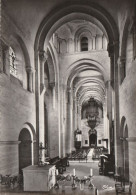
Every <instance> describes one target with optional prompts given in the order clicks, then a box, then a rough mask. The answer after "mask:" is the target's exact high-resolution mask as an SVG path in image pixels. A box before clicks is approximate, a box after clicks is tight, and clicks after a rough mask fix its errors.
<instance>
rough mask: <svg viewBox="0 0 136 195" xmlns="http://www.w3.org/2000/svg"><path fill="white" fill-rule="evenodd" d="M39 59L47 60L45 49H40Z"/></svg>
mask: <svg viewBox="0 0 136 195" xmlns="http://www.w3.org/2000/svg"><path fill="white" fill-rule="evenodd" d="M39 59H40V61H41V62H46V60H47V59H48V55H47V53H46V52H45V51H39Z"/></svg>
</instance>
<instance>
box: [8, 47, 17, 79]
mask: <svg viewBox="0 0 136 195" xmlns="http://www.w3.org/2000/svg"><path fill="white" fill-rule="evenodd" d="M15 59H16V55H15V52H14V50H13V49H12V47H10V48H9V63H10V74H12V75H13V76H15V77H16V76H17V68H16V64H15Z"/></svg>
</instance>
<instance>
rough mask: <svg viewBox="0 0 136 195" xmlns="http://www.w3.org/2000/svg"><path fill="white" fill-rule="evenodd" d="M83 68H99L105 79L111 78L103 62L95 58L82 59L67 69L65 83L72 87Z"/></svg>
mask: <svg viewBox="0 0 136 195" xmlns="http://www.w3.org/2000/svg"><path fill="white" fill-rule="evenodd" d="M83 70H97V71H99V72H100V73H101V74H102V75H103V77H104V80H108V79H109V78H108V74H106V71H105V69H104V67H103V66H102V64H100V63H99V62H97V61H94V60H90V59H82V60H79V61H76V62H75V63H73V64H72V65H71V66H70V67H69V68H68V70H67V71H66V72H67V75H65V85H67V86H68V87H71V83H72V81H73V79H74V78H75V76H76V75H77V74H78V73H79V72H81V71H83ZM66 78H67V79H66Z"/></svg>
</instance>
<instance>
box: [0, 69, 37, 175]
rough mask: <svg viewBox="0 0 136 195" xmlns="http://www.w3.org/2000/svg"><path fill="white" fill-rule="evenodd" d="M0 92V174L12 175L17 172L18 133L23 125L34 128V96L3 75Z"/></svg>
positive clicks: (0, 78) (1, 76) (0, 75)
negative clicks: (29, 125) (27, 124)
mask: <svg viewBox="0 0 136 195" xmlns="http://www.w3.org/2000/svg"><path fill="white" fill-rule="evenodd" d="M0 92H1V98H0V154H1V155H0V156H1V158H0V173H2V174H13V173H16V172H18V143H17V141H18V138H19V133H20V131H21V129H22V128H23V125H24V124H25V123H30V124H31V125H32V126H33V127H34V129H35V127H36V122H35V118H36V117H35V96H34V94H33V93H30V92H28V91H26V90H25V89H23V88H22V87H21V86H19V85H18V84H16V83H13V82H12V81H11V80H10V78H9V77H8V76H7V75H5V74H4V73H3V74H0ZM3 141H4V142H6V143H7V144H4V143H3ZM14 142H16V143H15V144H14V145H12V144H13V143H14Z"/></svg>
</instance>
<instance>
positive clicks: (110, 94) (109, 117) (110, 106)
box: [107, 80, 113, 152]
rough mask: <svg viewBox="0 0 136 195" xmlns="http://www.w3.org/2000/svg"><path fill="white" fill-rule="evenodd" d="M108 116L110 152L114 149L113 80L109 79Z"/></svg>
mask: <svg viewBox="0 0 136 195" xmlns="http://www.w3.org/2000/svg"><path fill="white" fill-rule="evenodd" d="M107 109H108V110H107V116H108V119H109V148H110V152H111V150H112V149H113V148H112V147H113V143H112V140H113V138H112V89H111V81H110V80H109V81H107Z"/></svg>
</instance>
